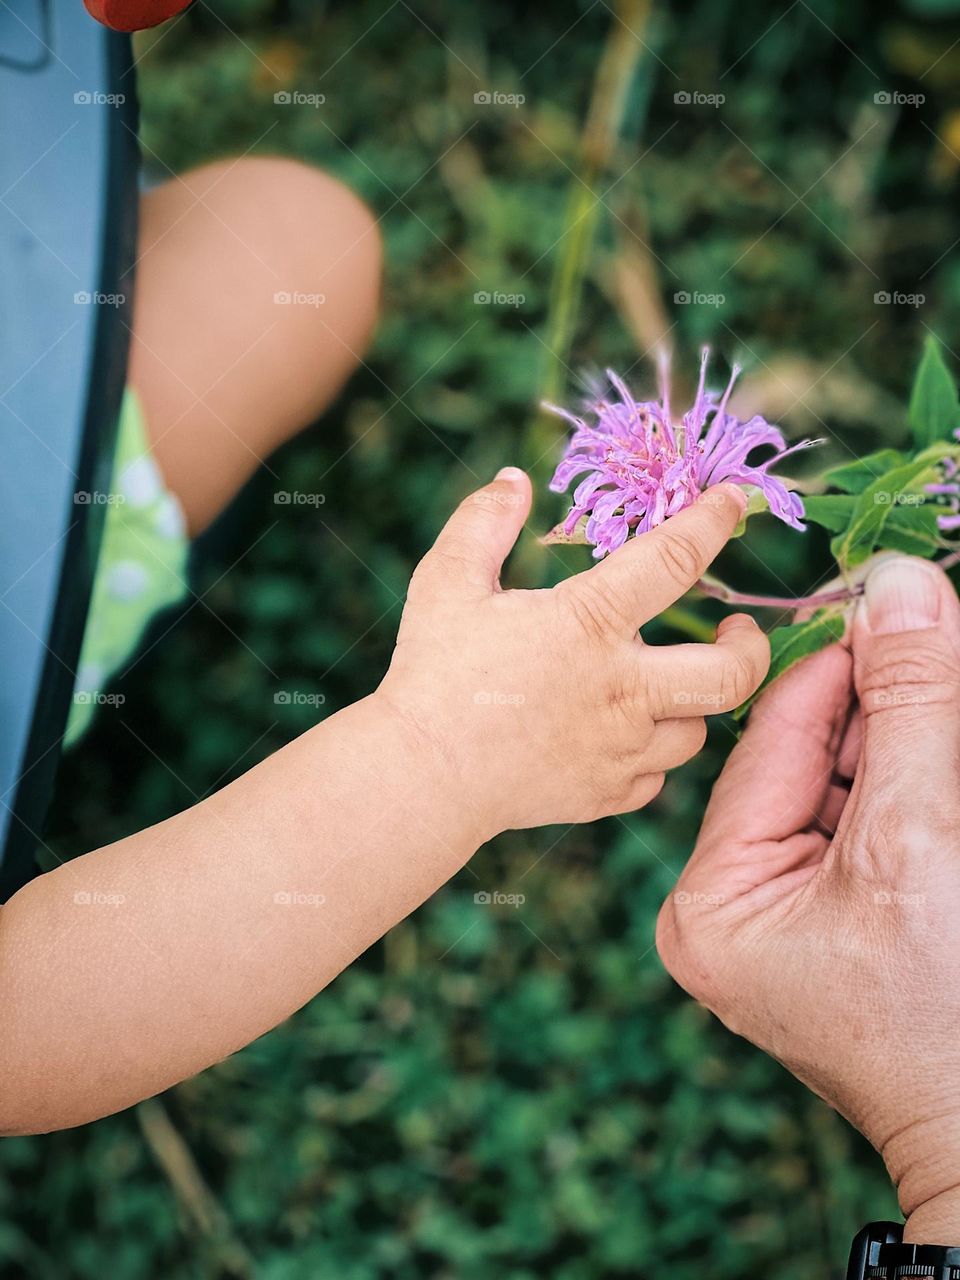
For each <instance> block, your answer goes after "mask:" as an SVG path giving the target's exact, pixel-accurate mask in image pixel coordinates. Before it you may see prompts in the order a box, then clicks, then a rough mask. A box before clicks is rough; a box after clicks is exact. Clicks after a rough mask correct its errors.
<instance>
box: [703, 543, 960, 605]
mask: <svg viewBox="0 0 960 1280" xmlns="http://www.w3.org/2000/svg"><path fill="white" fill-rule="evenodd" d="M934 564H936V565H937V566H939V568H941V569H942V570H943V571H944V572H945V573H946V572H947V570H948V569H955V568H956V567H957V565H960V549H958V550H957V551H951V552H950V553H949V554H948V555H945V556H942V557H941V558H940V559H939V560H935V561H934ZM697 590H698V591H700V592H701V593H702V594H703V595H705V596H710V597H711V598H712V599H714V600H722V601H723V603H724V604H742V605H746V606H747V607H752V608H754V609H821V608H823V606H824V605H828V604H849V603H850V601H852V600H856V598H857V597H858V596H862V595H863V582H862V581H861V582H851V583H850V584H849V585H848V586H846V587H833V588H831V589H830V590H829V591H815V592H813V594H812V595H808V596H765V595H754V594H753V593H752V592H750V591H737V590H736V589H735V588H734V587H728V586H727V584H726V583H725V582H720V581H719V580H718V579H717V578H701V579H700V581H699V582H698V583H697Z"/></svg>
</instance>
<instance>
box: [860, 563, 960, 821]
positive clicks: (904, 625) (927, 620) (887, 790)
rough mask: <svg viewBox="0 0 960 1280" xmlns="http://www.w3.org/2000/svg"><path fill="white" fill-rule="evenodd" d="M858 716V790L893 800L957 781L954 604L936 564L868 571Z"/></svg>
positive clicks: (959, 687)
mask: <svg viewBox="0 0 960 1280" xmlns="http://www.w3.org/2000/svg"><path fill="white" fill-rule="evenodd" d="M852 641H853V654H854V679H855V682H856V688H857V694H858V696H859V700H860V709H861V713H862V716H863V743H862V754H861V762H860V769H859V770H858V775H857V795H858V797H871V796H880V797H882V798H883V800H884V802H885V803H887V804H889V803H890V802H891V798H892V800H893V803H897V797H902V802H903V803H904V804H906V805H908V806H915V805H916V803H917V802H918V794H921V793H922V794H931V793H940V794H943V793H944V788H946V789H947V790H952V789H953V788H955V787H956V785H957V762H958V760H960V603H958V601H957V597H956V593H955V592H954V589H953V587H952V586H951V584H950V581H949V579H948V578H947V576H946V574H945V573H943V572H942V570H940V569H938V568H937V567H936V566H935V565H932V564H930V563H929V562H928V561H926V560H918V559H913V558H911V557H907V556H894V557H891V558H889V559H887V560H884V561H882V562H881V563H880V564H878V565H877V566H876V568H875V569H873V570H872V572H871V573H870V574H869V575H868V577H867V580H866V584H865V589H864V595H863V599H862V601H861V602H860V604H859V606H858V608H857V613H856V616H855V618H854V625H853V628H852Z"/></svg>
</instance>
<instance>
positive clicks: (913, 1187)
mask: <svg viewBox="0 0 960 1280" xmlns="http://www.w3.org/2000/svg"><path fill="white" fill-rule="evenodd" d="M883 1158H884V1161H885V1163H886V1166H887V1171H888V1173H889V1174H890V1177H891V1179H892V1181H893V1183H894V1185H895V1186H896V1188H897V1195H898V1197H899V1200H900V1209H901V1211H902V1213H903V1216H904V1218H905V1220H906V1224H905V1226H904V1235H903V1238H904V1240H905V1241H908V1242H910V1243H913V1244H945V1245H949V1244H960V1117H957V1116H955V1115H953V1114H952V1113H950V1114H941V1115H938V1116H935V1117H934V1118H932V1119H930V1120H928V1121H924V1122H921V1123H915V1124H913V1125H911V1126H910V1127H909V1128H907V1129H905V1130H903V1131H901V1132H900V1133H898V1134H896V1135H894V1136H893V1137H892V1138H891V1139H890V1140H889V1141H888V1142H886V1143H885V1144H884V1147H883Z"/></svg>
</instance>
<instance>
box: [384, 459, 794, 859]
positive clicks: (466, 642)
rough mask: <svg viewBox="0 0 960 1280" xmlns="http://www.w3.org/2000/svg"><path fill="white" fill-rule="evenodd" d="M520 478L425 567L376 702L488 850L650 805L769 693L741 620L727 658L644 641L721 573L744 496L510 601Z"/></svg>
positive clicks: (713, 500)
mask: <svg viewBox="0 0 960 1280" xmlns="http://www.w3.org/2000/svg"><path fill="white" fill-rule="evenodd" d="M530 496H531V495H530V481H529V480H528V478H527V476H526V475H525V474H524V473H523V472H522V471H518V470H516V469H515V468H506V469H504V470H503V471H501V472H500V474H499V475H498V476H497V478H496V480H494V482H493V483H492V484H489V485H487V486H486V487H485V488H483V489H481V490H479V492H477V493H474V494H471V496H470V497H468V498H466V499H465V500H464V501H463V502H462V503H461V505H460V507H459V508H458V509H457V511H456V512H455V513H454V515H453V516H452V518H451V519H450V520H449V521H448V522H447V524H446V526H445V528H444V529H443V531H442V532H441V534H440V536H439V538H438V539H437V542H436V544H435V545H434V547H433V550H432V551H430V552H429V553H428V554H427V555H426V556H425V557H424V559H423V560H422V561H421V563H420V565H419V566H418V567H417V570H416V572H415V574H414V575H413V579H412V581H411V583H410V590H409V592H408V596H407V604H406V608H405V609H404V614H403V620H402V622H401V624H400V634H399V636H398V638H397V647H396V651H395V653H394V656H393V661H392V662H391V664H390V670H389V671H388V672H387V675H386V677H385V678H384V681H383V684H382V685H381V687H380V690H379V691H378V694H377V695H376V696H377V697H378V698H382V699H383V700H384V701H385V702H386V703H387V704H388V705H390V706H391V707H392V708H393V710H394V711H395V712H399V713H400V714H401V715H402V716H403V717H404V719H405V720H406V721H407V722H408V723H409V724H411V725H412V726H414V729H415V731H416V734H417V736H418V738H422V739H424V740H425V743H426V747H427V749H428V750H429V751H431V752H435V753H436V757H437V758H438V761H439V762H441V763H442V765H443V767H444V768H445V770H446V771H447V773H448V774H449V776H450V778H451V782H452V785H453V786H454V787H455V788H456V790H457V793H458V794H459V795H461V796H462V799H463V804H464V805H465V806H469V807H470V809H471V810H472V811H473V814H474V816H475V818H476V819H477V822H478V828H479V833H480V835H481V837H482V838H484V839H487V838H490V837H491V836H493V835H495V834H497V833H498V832H500V831H503V830H506V829H508V828H514V827H533V826H539V825H541V824H544V823H556V822H588V821H591V820H592V819H594V818H599V817H603V816H605V815H608V814H612V813H625V812H628V811H630V810H633V809H638V808H639V807H640V806H641V805H645V804H647V803H648V801H650V800H652V799H653V797H654V796H655V795H656V794H657V792H658V791H659V790H660V788H661V786H662V785H663V778H664V771H665V770H667V769H670V768H673V767H674V766H676V765H679V764H682V763H683V762H684V761H686V760H688V759H690V757H691V756H693V755H695V754H696V753H697V751H699V749H700V747H701V746H702V745H703V740H704V736H705V733H706V726H705V723H704V720H703V717H704V715H705V714H714V713H717V712H720V711H729V710H731V709H732V708H733V707H735V706H737V705H738V704H739V703H741V702H743V701H744V699H745V698H747V697H749V695H750V694H751V693H753V691H754V690H755V689H756V688H757V687H758V686H759V684H760V682H761V681H762V680H763V677H764V675H765V674H766V671H767V666H768V664H769V647H768V644H767V640H766V637H765V636H764V634H763V632H762V631H761V630H760V629H759V627H757V625H756V623H755V622H754V621H753V620H752V619H751V618H749V617H747V616H746V615H743V614H737V615H734V616H733V617H729V618H725V619H724V621H723V622H722V623H721V624H720V627H719V628H718V630H717V641H716V643H715V644H712V645H710V644H680V645H671V646H660V647H650V646H648V645H646V644H644V643H643V641H642V640H641V639H640V637H639V636H638V634H637V632H638V629H639V628H640V627H641V626H642V625H643V624H644V623H646V622H649V621H650V619H651V618H654V617H655V616H656V615H657V614H658V613H659V612H660V611H661V610H663V609H665V608H666V607H667V606H668V605H670V604H672V603H673V601H675V600H677V599H678V598H679V597H680V596H682V595H683V594H684V592H686V591H687V590H689V588H690V587H692V586H693V585H694V583H695V582H696V581H697V579H698V578H699V577H700V576H701V574H702V573H703V572H704V571H705V569H706V568H707V566H708V565H709V564H710V562H711V561H712V560H713V558H714V557H715V556H716V555H717V554H718V552H719V551H720V550H721V548H722V547H723V545H724V544H725V543H726V541H727V540H728V538H729V537H730V535H731V534H732V533H733V530H734V528H735V527H736V524H737V522H738V520H739V519H740V517H741V515H742V512H743V506H744V499H743V496H742V494H741V491H740V490H738V489H736V488H734V487H732V486H728V485H721V486H718V487H717V488H714V489H711V490H710V491H709V492H708V493H707V494H705V495H704V496H703V497H702V498H701V499H700V501H699V502H698V503H696V505H695V506H692V507H690V508H688V509H687V510H686V511H682V512H681V513H680V514H679V515H676V516H674V517H672V518H671V519H670V520H669V521H667V522H666V523H665V524H663V525H661V526H660V527H659V528H658V529H655V530H654V531H652V532H650V533H647V534H644V535H642V536H641V537H639V538H631V539H630V540H629V541H628V542H627V543H626V544H625V545H624V546H623V547H621V548H620V550H619V551H616V552H614V553H613V554H612V555H611V556H609V557H608V558H607V559H606V560H604V561H602V562H601V563H600V564H598V565H596V566H595V567H594V568H592V569H589V570H587V571H586V572H584V573H581V574H578V575H577V576H576V577H573V578H570V579H568V580H567V581H566V582H562V583H560V585H559V586H557V587H554V588H553V589H551V590H540V591H503V590H501V588H500V583H499V574H500V569H501V567H502V565H503V561H504V559H505V558H506V556H507V554H508V552H509V551H510V549H511V547H512V546H513V544H514V542H515V541H516V539H517V535H518V534H519V532H520V530H521V528H522V527H523V524H524V521H525V520H526V517H527V514H528V512H529V510H530Z"/></svg>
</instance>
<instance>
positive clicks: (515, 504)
mask: <svg viewBox="0 0 960 1280" xmlns="http://www.w3.org/2000/svg"><path fill="white" fill-rule="evenodd" d="M530 501H531V491H530V478H529V476H527V475H526V473H525V472H523V471H521V470H519V468H517V467H504V468H503V469H502V470H501V471H498V472H497V475H496V476H495V477H494V479H493V482H492V483H491V484H488V485H485V486H484V487H483V488H482V489H478V490H477V491H476V493H471V494H469V495H468V496H467V497H466V498H464V500H463V501H462V502H461V503H460V505H459V507H457V509H456V511H455V512H454V513H453V515H452V516H451V517H450V519H449V520H448V521H447V523H446V524H445V525H444V527H443V529H442V530H441V531H440V536H439V537H438V538H437V540H436V542H435V543H434V544H433V548H432V550H431V551H429V552H428V553H427V555H426V556H425V557H424V559H423V560H422V561H421V562H420V565H419V566H418V568H417V572H416V574H415V575H414V578H415V581H416V585H417V588H418V589H420V588H424V587H426V588H427V589H428V590H430V591H431V592H433V593H434V594H447V595H449V594H457V595H461V596H462V595H472V596H484V595H489V594H490V593H491V592H492V591H494V590H496V587H497V583H498V581H499V578H500V570H501V569H502V568H503V562H504V560H506V558H507V555H508V554H509V553H510V551H511V549H512V547H513V544H514V543H515V542H516V540H517V537H518V535H519V533H520V530H521V529H522V528H523V525H524V522H525V521H526V518H527V515H528V514H529V512H530ZM411 585H413V584H411Z"/></svg>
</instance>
